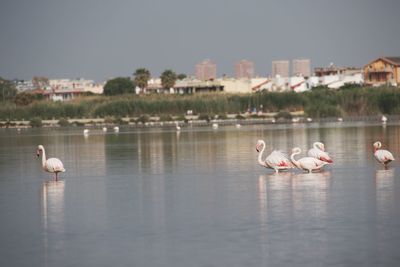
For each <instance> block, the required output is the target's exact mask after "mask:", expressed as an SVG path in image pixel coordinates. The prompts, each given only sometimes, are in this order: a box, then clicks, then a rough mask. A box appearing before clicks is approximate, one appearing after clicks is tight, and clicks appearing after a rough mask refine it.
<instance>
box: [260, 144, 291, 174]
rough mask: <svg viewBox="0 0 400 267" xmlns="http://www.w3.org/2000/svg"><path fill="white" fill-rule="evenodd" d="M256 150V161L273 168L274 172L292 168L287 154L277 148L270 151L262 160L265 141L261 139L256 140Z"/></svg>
mask: <svg viewBox="0 0 400 267" xmlns="http://www.w3.org/2000/svg"><path fill="white" fill-rule="evenodd" d="M256 150H257V152H258V163H259V164H260V165H261V166H264V167H265V168H269V169H274V170H275V172H279V171H280V170H287V169H291V168H293V164H292V163H291V162H290V160H289V158H288V157H287V155H286V154H285V153H283V152H282V151H279V150H274V151H272V152H271V154H269V155H268V156H267V157H266V159H265V160H262V155H263V153H264V150H265V142H264V141H263V140H258V141H257V145H256Z"/></svg>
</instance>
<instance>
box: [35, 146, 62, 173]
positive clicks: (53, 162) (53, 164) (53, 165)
mask: <svg viewBox="0 0 400 267" xmlns="http://www.w3.org/2000/svg"><path fill="white" fill-rule="evenodd" d="M40 153H42V167H43V170H45V171H46V172H51V173H54V174H55V178H56V181H57V180H58V173H59V172H65V169H64V165H63V163H62V162H61V160H59V159H57V158H49V159H46V151H45V150H44V147H43V146H42V145H39V146H38V148H37V150H36V154H37V156H38V157H39V156H40Z"/></svg>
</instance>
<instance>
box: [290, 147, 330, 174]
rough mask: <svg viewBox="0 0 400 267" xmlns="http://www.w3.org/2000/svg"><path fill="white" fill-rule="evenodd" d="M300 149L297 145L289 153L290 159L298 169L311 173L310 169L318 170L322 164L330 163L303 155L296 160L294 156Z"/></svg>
mask: <svg viewBox="0 0 400 267" xmlns="http://www.w3.org/2000/svg"><path fill="white" fill-rule="evenodd" d="M300 153H301V149H300V148H299V147H295V148H293V149H292V155H290V159H291V160H292V163H293V164H294V165H295V166H296V167H297V168H299V169H302V170H305V171H308V172H309V173H311V172H312V171H318V170H320V169H321V168H322V167H323V166H325V165H327V164H330V163H328V162H326V161H322V160H319V159H316V158H312V157H304V158H301V159H299V160H296V159H295V158H294V156H295V155H297V154H300Z"/></svg>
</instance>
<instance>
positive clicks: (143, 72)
mask: <svg viewBox="0 0 400 267" xmlns="http://www.w3.org/2000/svg"><path fill="white" fill-rule="evenodd" d="M133 76H135V79H134V82H135V84H136V85H137V86H138V87H139V88H140V89H142V90H143V91H144V90H145V89H146V88H147V83H148V81H149V80H150V71H149V70H148V69H145V68H139V69H137V70H136V71H135V72H134V73H133Z"/></svg>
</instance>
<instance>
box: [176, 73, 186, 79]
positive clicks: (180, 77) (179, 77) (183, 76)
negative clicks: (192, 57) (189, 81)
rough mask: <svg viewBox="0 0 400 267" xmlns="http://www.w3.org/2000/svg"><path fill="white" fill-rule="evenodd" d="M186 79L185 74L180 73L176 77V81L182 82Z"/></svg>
mask: <svg viewBox="0 0 400 267" xmlns="http://www.w3.org/2000/svg"><path fill="white" fill-rule="evenodd" d="M186 77H187V75H186V74H185V73H180V74H178V76H177V78H178V80H183V79H185V78H186Z"/></svg>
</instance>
